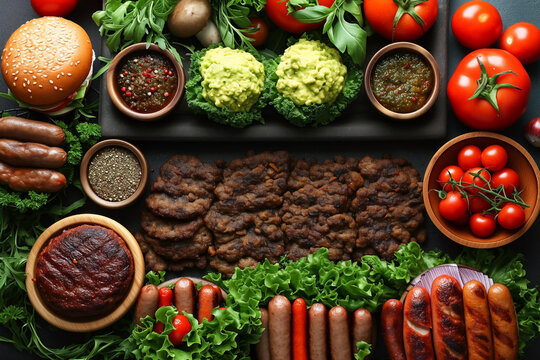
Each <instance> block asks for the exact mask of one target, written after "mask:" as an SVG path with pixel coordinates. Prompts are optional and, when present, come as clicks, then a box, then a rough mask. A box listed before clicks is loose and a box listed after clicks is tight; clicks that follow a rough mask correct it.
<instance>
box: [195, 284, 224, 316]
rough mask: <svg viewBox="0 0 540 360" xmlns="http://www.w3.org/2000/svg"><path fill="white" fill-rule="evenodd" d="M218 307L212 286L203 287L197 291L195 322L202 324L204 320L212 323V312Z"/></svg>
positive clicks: (215, 293) (216, 296)
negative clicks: (197, 300) (197, 310)
mask: <svg viewBox="0 0 540 360" xmlns="http://www.w3.org/2000/svg"><path fill="white" fill-rule="evenodd" d="M218 305H219V302H218V294H217V292H216V290H215V289H214V287H213V286H212V285H204V286H203V287H201V289H200V290H199V314H198V316H197V320H199V323H202V322H203V320H204V319H208V321H212V319H214V315H212V310H214V308H215V307H217V306H218Z"/></svg>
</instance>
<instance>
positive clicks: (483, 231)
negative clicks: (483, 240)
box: [469, 213, 497, 237]
mask: <svg viewBox="0 0 540 360" xmlns="http://www.w3.org/2000/svg"><path fill="white" fill-rule="evenodd" d="M469 228H470V229H471V232H472V233H473V234H474V235H476V236H478V237H488V236H490V235H492V234H493V233H494V232H495V229H496V228H497V223H496V222H495V218H494V217H493V215H491V214H485V215H484V214H482V213H476V214H472V216H471V218H470V219H469Z"/></svg>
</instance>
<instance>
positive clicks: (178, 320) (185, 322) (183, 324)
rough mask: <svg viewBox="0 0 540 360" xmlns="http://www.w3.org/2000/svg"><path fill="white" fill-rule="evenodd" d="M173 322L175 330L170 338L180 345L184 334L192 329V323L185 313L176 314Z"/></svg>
mask: <svg viewBox="0 0 540 360" xmlns="http://www.w3.org/2000/svg"><path fill="white" fill-rule="evenodd" d="M172 324H173V326H174V330H172V331H171V332H170V333H169V340H171V342H172V344H173V345H180V344H181V343H182V340H184V336H186V335H187V333H189V332H190V331H191V324H190V323H189V319H188V318H187V316H185V315H176V316H175V317H174V318H173V321H172Z"/></svg>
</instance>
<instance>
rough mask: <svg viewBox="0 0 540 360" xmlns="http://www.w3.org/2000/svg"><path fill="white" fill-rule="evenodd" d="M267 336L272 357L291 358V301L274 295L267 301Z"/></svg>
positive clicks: (285, 359) (286, 359)
mask: <svg viewBox="0 0 540 360" xmlns="http://www.w3.org/2000/svg"><path fill="white" fill-rule="evenodd" d="M268 319H269V322H268V330H269V333H268V336H269V342H270V355H271V358H272V359H280V360H290V359H291V302H290V301H289V299H287V298H286V297H285V296H281V295H276V296H274V298H273V299H272V300H270V302H269V303H268Z"/></svg>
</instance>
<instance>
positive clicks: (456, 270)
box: [411, 264, 493, 294]
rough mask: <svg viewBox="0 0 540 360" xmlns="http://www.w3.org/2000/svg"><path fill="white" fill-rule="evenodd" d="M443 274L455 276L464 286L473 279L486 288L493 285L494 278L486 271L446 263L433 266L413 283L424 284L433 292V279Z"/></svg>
mask: <svg viewBox="0 0 540 360" xmlns="http://www.w3.org/2000/svg"><path fill="white" fill-rule="evenodd" d="M441 275H449V276H452V277H454V278H455V279H456V280H457V281H458V282H459V285H461V287H462V288H463V285H465V284H466V283H468V282H469V281H471V280H478V281H480V282H481V283H482V284H483V285H484V286H485V288H486V290H488V289H489V288H490V287H491V285H493V280H492V279H491V278H489V277H488V276H487V275H485V274H484V273H482V272H480V271H478V270H475V269H473V268H470V267H467V266H464V265H457V264H444V265H439V266H436V267H434V268H431V269H429V270H427V271H425V272H423V273H422V274H420V275H418V276H417V277H416V278H415V279H414V280H413V281H411V285H413V286H422V287H423V288H424V289H426V290H427V291H428V292H429V293H430V294H431V284H433V280H435V279H436V278H437V277H439V276H441Z"/></svg>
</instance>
